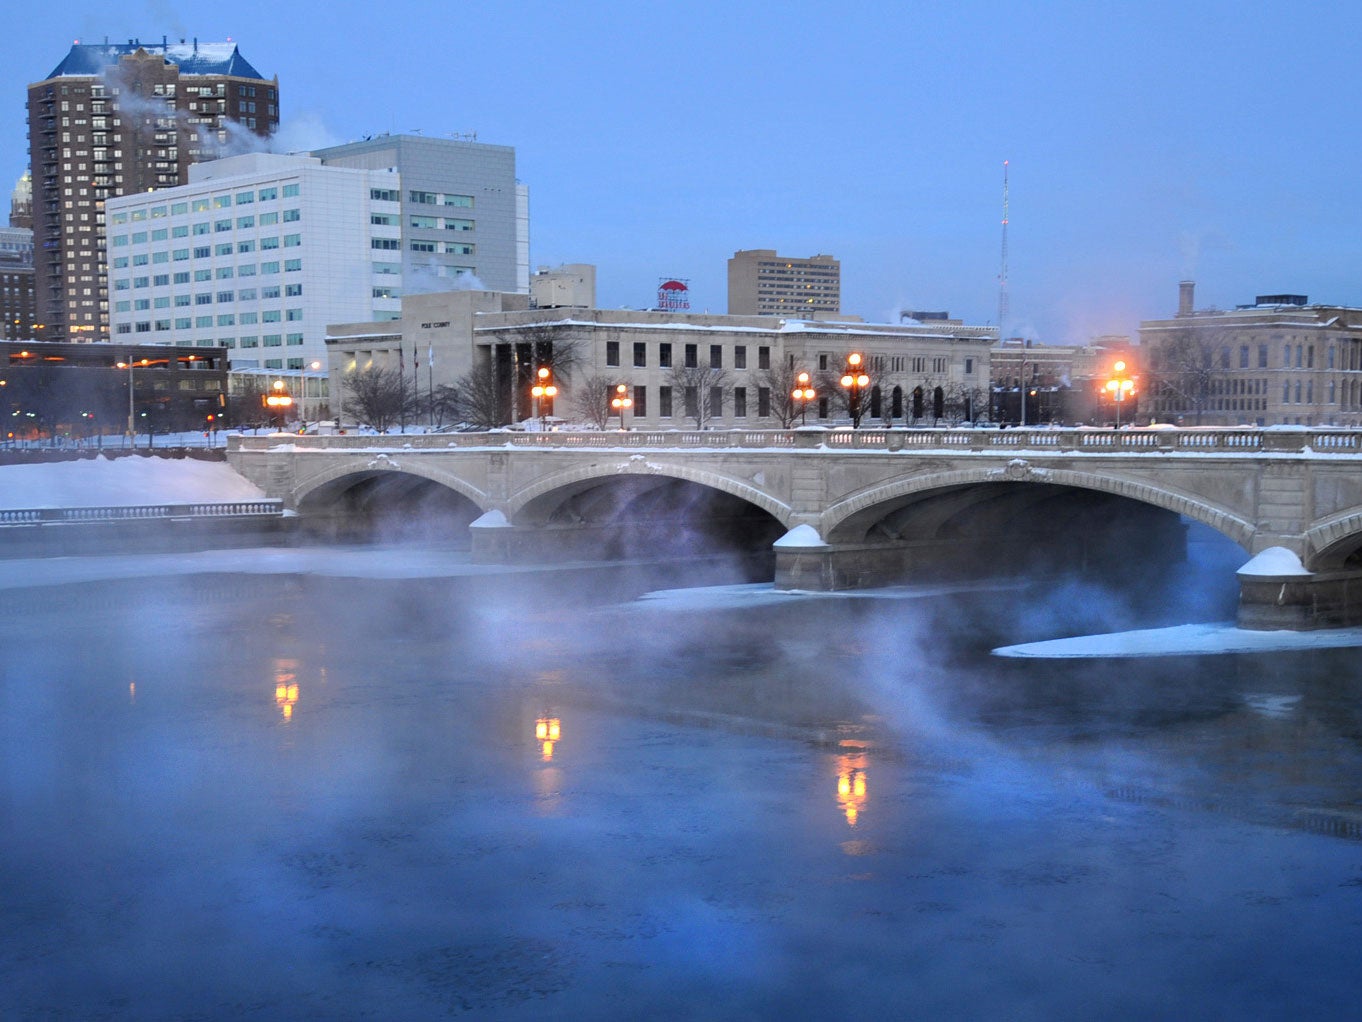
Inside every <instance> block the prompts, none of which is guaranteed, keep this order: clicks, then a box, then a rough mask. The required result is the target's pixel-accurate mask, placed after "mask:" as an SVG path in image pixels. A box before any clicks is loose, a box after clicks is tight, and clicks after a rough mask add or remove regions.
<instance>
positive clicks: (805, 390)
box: [790, 373, 814, 426]
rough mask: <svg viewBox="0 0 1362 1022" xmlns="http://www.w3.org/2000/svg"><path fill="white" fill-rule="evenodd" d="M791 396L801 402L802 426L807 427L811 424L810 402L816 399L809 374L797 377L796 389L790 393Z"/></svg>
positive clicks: (800, 415) (801, 374)
mask: <svg viewBox="0 0 1362 1022" xmlns="http://www.w3.org/2000/svg"><path fill="white" fill-rule="evenodd" d="M790 396H791V397H792V398H794V399H795V400H796V401H798V402H800V408H799V417H800V425H802V426H807V425H808V424H809V402H810V401H812V400H813V399H814V389H813V387H811V386H810V385H809V374H808V373H800V374H799V375H798V376H796V377H795V389H794V390H792V391H791V392H790Z"/></svg>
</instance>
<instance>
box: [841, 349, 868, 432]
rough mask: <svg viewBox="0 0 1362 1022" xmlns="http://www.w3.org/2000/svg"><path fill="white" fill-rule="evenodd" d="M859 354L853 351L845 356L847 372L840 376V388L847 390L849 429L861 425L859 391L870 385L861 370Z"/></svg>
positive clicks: (861, 360)
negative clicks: (849, 415) (849, 414)
mask: <svg viewBox="0 0 1362 1022" xmlns="http://www.w3.org/2000/svg"><path fill="white" fill-rule="evenodd" d="M863 361H864V359H862V358H861V354H860V352H857V351H853V352H852V353H851V354H850V355H848V356H847V371H846V373H845V374H843V376H842V386H843V387H845V388H846V389H847V411H849V412H850V413H851V428H852V429H856V428H857V427H858V426H860V424H861V391H862V390H864V389H865V388H866V387H867V386H868V385H869V383H870V377H869V376H867V375H866V374H865V371H864V370H863V369H862V362H863Z"/></svg>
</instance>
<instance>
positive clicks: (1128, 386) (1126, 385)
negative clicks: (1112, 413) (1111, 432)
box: [1106, 362, 1135, 429]
mask: <svg viewBox="0 0 1362 1022" xmlns="http://www.w3.org/2000/svg"><path fill="white" fill-rule="evenodd" d="M1111 368H1112V370H1113V371H1114V373H1115V375H1114V376H1113V377H1112V378H1111V379H1110V380H1108V381H1107V385H1106V389H1107V390H1108V391H1110V392H1111V399H1112V400H1113V401H1114V402H1115V403H1116V428H1117V429H1120V428H1121V402H1122V400H1124V399H1125V397H1126V395H1128V394H1131V393H1133V392H1134V391H1135V381H1134V380H1132V379H1130V378H1129V377H1128V376H1126V375H1124V374H1125V371H1126V364H1125V363H1124V362H1117V363H1116V364H1115V365H1113V366H1112V367H1111Z"/></svg>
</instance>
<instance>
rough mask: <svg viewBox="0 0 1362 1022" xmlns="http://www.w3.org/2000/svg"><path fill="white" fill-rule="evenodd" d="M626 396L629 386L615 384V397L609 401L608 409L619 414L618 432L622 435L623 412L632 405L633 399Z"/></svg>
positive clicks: (623, 427)
mask: <svg viewBox="0 0 1362 1022" xmlns="http://www.w3.org/2000/svg"><path fill="white" fill-rule="evenodd" d="M628 395H629V386H628V384H624V383H620V384H616V386H615V396H614V397H613V398H611V399H610V407H611V408H613V409H615V411H617V412H619V413H620V432H621V433H623V432H624V429H625V426H624V410H625V409H626V408H629V407H631V406H632V405H633V403H634V399H633V398H631V397H629V396H628Z"/></svg>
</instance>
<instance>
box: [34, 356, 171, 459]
mask: <svg viewBox="0 0 1362 1022" xmlns="http://www.w3.org/2000/svg"><path fill="white" fill-rule="evenodd" d="M24 354H28V353H27V352H25V353H24ZM136 364H139V363H134V362H133V360H132V356H131V355H129V356H128V360H127V361H126V362H119V363H117V365H118V368H119V369H126V370H127V371H128V444H129V445H130V446H133V447H136V446H137V416H136V414H135V413H134V412H133V407H132V367H133V366H134V365H136ZM149 364H150V363H149V362H148V361H147V360H146V359H145V358H144V359H142V361H141V363H140V365H142V367H143V368H145V367H146V366H147V365H149Z"/></svg>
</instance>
